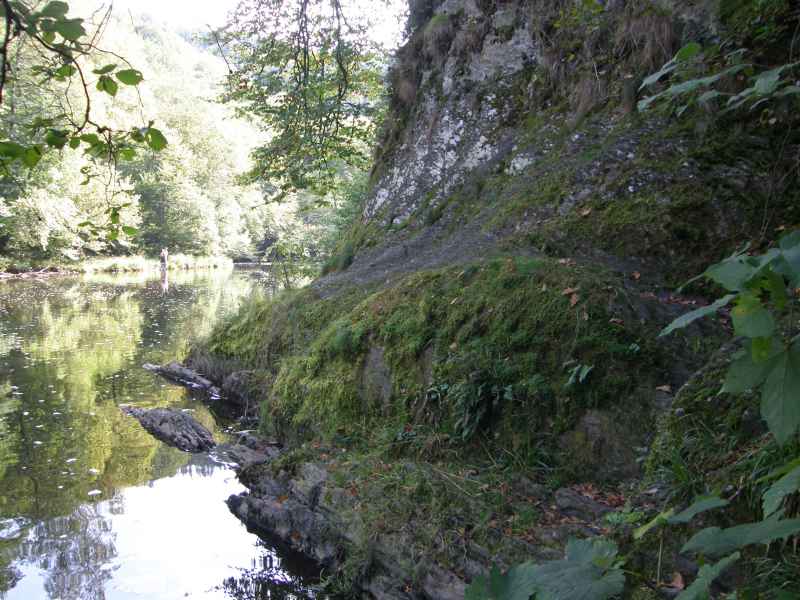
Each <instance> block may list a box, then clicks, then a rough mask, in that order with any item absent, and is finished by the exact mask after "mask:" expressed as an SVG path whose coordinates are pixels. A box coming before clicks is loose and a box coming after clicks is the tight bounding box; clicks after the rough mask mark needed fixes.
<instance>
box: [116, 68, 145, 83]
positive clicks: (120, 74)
mask: <svg viewBox="0 0 800 600" xmlns="http://www.w3.org/2000/svg"><path fill="white" fill-rule="evenodd" d="M116 76H117V79H119V80H120V82H122V83H124V84H125V85H139V84H140V83H141V82H142V81H143V80H144V76H143V75H142V72H141V71H137V70H136V69H124V70H122V71H117V73H116Z"/></svg>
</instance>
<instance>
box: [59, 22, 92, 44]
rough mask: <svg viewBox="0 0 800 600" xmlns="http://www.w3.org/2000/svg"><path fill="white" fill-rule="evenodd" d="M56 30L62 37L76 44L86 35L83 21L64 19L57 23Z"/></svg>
mask: <svg viewBox="0 0 800 600" xmlns="http://www.w3.org/2000/svg"><path fill="white" fill-rule="evenodd" d="M55 30H56V31H57V32H58V33H60V34H61V37H63V38H64V39H65V40H69V41H70V42H76V41H78V40H79V39H80V38H82V37H83V36H84V35H86V30H85V29H84V28H83V19H63V20H59V21H56V24H55Z"/></svg>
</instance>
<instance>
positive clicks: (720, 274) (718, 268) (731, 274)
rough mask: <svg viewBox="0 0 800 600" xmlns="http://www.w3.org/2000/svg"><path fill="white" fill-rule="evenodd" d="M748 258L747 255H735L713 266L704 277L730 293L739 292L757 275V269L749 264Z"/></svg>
mask: <svg viewBox="0 0 800 600" xmlns="http://www.w3.org/2000/svg"><path fill="white" fill-rule="evenodd" d="M747 258H748V257H747V255H746V254H735V255H734V256H731V257H728V258H726V259H725V260H723V261H721V262H718V263H717V264H714V265H711V266H710V267H709V268H708V269H706V271H705V273H703V275H705V276H706V277H708V278H709V279H711V280H713V281H716V282H717V283H718V284H720V285H721V286H722V287H724V288H725V289H726V290H728V291H729V292H738V291H740V290H742V289H744V287H745V284H746V283H747V282H748V281H750V280H751V279H752V278H753V277H754V276H755V275H756V269H755V268H754V267H753V266H752V265H750V264H749V263H748V262H747Z"/></svg>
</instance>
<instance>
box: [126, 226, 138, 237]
mask: <svg viewBox="0 0 800 600" xmlns="http://www.w3.org/2000/svg"><path fill="white" fill-rule="evenodd" d="M122 231H123V232H124V233H125V235H130V236H133V235H136V234H137V233H139V230H138V229H136V227H131V226H130V225H123V226H122Z"/></svg>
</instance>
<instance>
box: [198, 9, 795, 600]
mask: <svg viewBox="0 0 800 600" xmlns="http://www.w3.org/2000/svg"><path fill="white" fill-rule="evenodd" d="M411 4H412V19H411V21H412V33H411V36H410V38H409V41H408V43H407V44H406V45H405V46H404V47H403V48H402V49H401V50H400V51H399V53H398V55H397V58H396V62H395V64H394V66H393V69H392V73H391V81H392V105H391V110H390V115H389V117H388V118H387V122H386V124H385V127H384V131H383V135H382V138H381V142H380V144H379V146H378V150H377V153H376V161H375V167H374V170H373V174H372V191H371V193H370V194H369V195H368V197H367V198H366V199H365V203H364V208H363V214H362V216H361V219H360V220H359V222H358V223H356V224H355V225H354V227H353V229H352V231H351V232H350V234H349V236H348V237H347V239H345V240H343V241H342V243H341V245H340V248H339V251H340V256H339V260H337V261H335V262H336V263H338V265H339V266H340V267H342V268H340V269H339V270H338V271H337V272H333V273H330V274H328V275H326V276H325V277H322V278H320V279H319V280H317V281H316V282H314V283H313V284H312V285H311V286H309V287H308V288H307V289H304V290H301V291H298V292H295V293H292V294H288V295H285V296H282V297H279V298H277V299H274V300H271V301H262V302H255V303H253V304H252V305H251V306H249V307H248V308H247V309H246V310H245V311H244V312H243V313H242V315H240V317H239V318H238V319H237V320H235V321H234V322H232V323H229V324H228V325H227V326H226V327H225V328H224V329H220V330H218V331H217V332H216V333H215V335H214V336H213V337H212V339H211V340H210V341H209V343H208V344H207V348H206V350H205V351H206V352H207V353H210V355H211V362H212V363H214V362H215V361H216V363H217V364H222V363H223V362H224V363H225V364H227V365H228V366H229V368H230V369H246V370H248V372H250V373H251V374H252V377H251V379H252V381H255V382H258V385H255V386H253V387H252V389H251V390H250V392H251V394H252V395H253V397H254V398H255V399H256V400H258V401H261V402H262V421H263V428H264V429H265V430H267V431H270V432H272V433H276V434H278V435H281V436H284V437H289V438H294V439H296V438H297V437H298V434H299V437H300V438H301V439H308V438H315V439H317V438H325V439H326V440H328V441H329V442H330V443H332V444H334V445H335V444H337V443H339V442H337V441H336V440H339V441H341V440H345V441H344V442H341V443H342V444H343V445H345V446H347V444H350V443H353V442H352V440H361V441H364V443H365V445H366V446H367V447H369V448H370V449H371V450H370V452H372V454H370V455H369V456H368V457H364V456H360V457H350V458H349V459H347V460H344V459H342V460H338V459H336V458H335V456H336V453H337V452H338V451H339V450H338V449H336V448H332V449H331V450H330V451H328V450H327V449H326V450H325V452H322V453H321V454H320V453H319V452H316V453H314V452H312V453H311V454H312V455H320V456H321V457H322V458H320V457H319V456H318V457H317V458H315V459H314V460H315V461H316V462H320V461H327V462H326V468H330V469H332V470H333V471H337V472H340V471H346V472H347V475H346V476H344V480H346V481H348V483H347V484H346V486H349V487H347V489H348V490H351V492H352V496H353V497H354V498H356V501H354V502H355V506H356V508H355V509H354V510H356V511H358V512H359V523H361V524H360V525H359V527H363V531H365V532H367V533H368V535H367V537H368V538H369V536H370V535H371V536H376V537H377V538H380V539H383V538H384V537H386V536H389V537H390V536H391V535H399V534H402V536H403V539H404V540H405V541H404V545H405V546H406V547H408V548H410V549H411V550H410V552H412V554H414V555H425V556H426V557H429V558H430V559H431V560H432V561H433V562H434V563H435V564H436V565H439V566H442V567H443V568H445V569H446V570H450V571H452V572H455V573H458V574H459V575H460V576H463V577H466V578H469V577H470V576H471V575H470V573H472V571H469V570H466V569H465V567H464V565H463V564H462V563H461V562H459V561H462V562H463V561H467V562H469V561H476V564H479V565H486V564H488V563H489V562H492V561H495V562H499V563H501V564H513V562H514V561H517V560H520V559H524V555H525V554H526V553H527V555H531V554H532V553H534V552H535V549H536V548H538V549H540V550H541V549H542V548H544V547H545V546H548V547H549V548H550V549H551V550H552V546H553V545H559V544H560V543H561V542H563V541H564V540H563V536H561V537H559V536H560V535H561V534H553V533H552V532H550V530H549V529H547V528H546V527H544V525H543V523H544V522H545V521H546V519H544V518H543V517H542V514H538V513H537V514H538V516H537V518H536V519H535V520H534V521H535V522H531V523H530V524H529V525H526V526H521V525H519V524H520V523H523V522H525V518H526V517H524V516H523V515H526V514H528V513H526V512H525V511H526V510H527V509H530V510H532V511H534V512H535V511H539V510H541V511H543V513H544V514H546V515H547V513H548V510H549V509H548V506H549V505H548V504H547V503H548V502H549V501H542V500H539V501H535V500H531V499H530V498H533V495H532V494H529V493H528V492H527V491H525V492H520V493H519V495H517V496H515V495H514V494H509V493H506V492H507V490H506V491H503V489H502V485H501V489H500V491H499V492H498V493H497V494H494V492H493V491H492V490H494V489H495V487H496V486H497V485H498V481H499V480H501V479H502V481H511V482H513V481H516V480H524V481H529V482H531V481H530V480H533V481H532V482H531V483H533V484H534V485H537V484H543V483H545V484H547V485H548V486H549V487H550V488H552V489H555V488H557V487H560V486H562V485H564V484H566V483H574V482H579V481H586V480H591V481H594V482H602V483H604V484H605V485H610V486H616V485H619V484H620V482H623V481H628V480H630V479H631V478H636V477H638V476H640V475H641V465H642V463H643V459H644V458H645V455H646V454H647V448H648V446H649V444H650V443H651V442H652V440H653V437H654V434H655V430H656V423H657V421H658V419H659V415H661V414H664V413H665V412H668V411H669V410H671V406H672V402H673V395H674V394H675V392H677V391H678V390H679V389H680V388H681V386H682V385H683V384H684V383H685V382H686V380H687V379H688V378H689V376H690V375H691V374H692V372H694V371H695V370H696V369H698V368H699V367H700V366H701V365H702V364H703V363H704V362H705V360H706V359H707V357H708V355H709V352H710V350H712V349H713V348H714V347H716V346H717V344H718V341H719V339H720V336H719V335H718V334H719V333H720V328H719V327H718V326H715V325H709V326H704V327H705V328H704V329H701V328H700V326H697V327H696V328H695V329H692V330H688V332H687V334H686V335H687V337H686V338H684V339H680V340H666V341H665V340H663V339H662V340H659V339H658V332H659V331H660V329H661V328H662V327H663V326H664V325H665V324H667V323H668V322H670V321H671V320H672V319H673V318H674V317H676V316H677V315H679V314H682V313H684V312H686V311H687V310H689V308H690V307H691V306H694V305H696V304H698V303H703V302H706V301H707V300H706V299H705V298H704V297H703V295H704V294H706V295H708V296H713V291H710V292H709V290H704V289H703V288H702V287H695V288H694V289H693V290H692V294H693V295H681V294H678V293H676V292H675V291H674V290H675V288H676V287H677V286H678V285H679V284H681V283H683V282H685V281H686V280H687V279H688V278H689V277H691V276H694V275H696V274H697V273H700V272H702V271H703V270H704V269H705V268H706V266H707V265H708V264H710V263H712V262H715V261H716V260H718V259H720V258H721V257H722V256H724V255H726V254H729V253H730V252H731V251H733V250H734V249H735V248H737V247H739V246H740V245H741V244H742V242H744V241H745V240H757V243H763V244H766V243H768V242H769V241H770V240H772V239H774V238H775V236H776V235H778V233H779V232H780V230H781V229H782V227H784V226H785V224H787V223H794V222H797V221H798V220H799V219H800V212H798V205H799V203H798V202H797V199H798V197H797V191H796V190H797V189H799V188H797V186H796V183H797V182H796V169H793V167H791V164H793V163H792V161H794V160H796V157H797V156H798V147H800V146H798V142H799V141H800V140H798V139H796V135H794V134H792V133H791V132H789V133H788V134H786V132H782V131H777V129H770V128H769V126H767V127H763V126H761V125H758V126H754V127H748V126H743V125H741V124H737V123H736V122H730V121H728V122H725V121H724V120H723V122H719V121H715V120H714V119H713V118H712V115H711V114H710V113H708V112H705V111H703V110H698V111H695V112H694V113H692V114H691V116H686V117H684V118H682V119H675V118H674V117H667V116H666V115H664V114H659V113H654V114H651V113H646V114H639V113H638V112H637V110H636V104H637V100H638V99H639V96H640V93H639V91H638V90H639V86H640V83H641V81H642V80H643V78H644V77H645V76H647V75H648V74H650V73H652V72H653V71H655V70H657V69H658V68H659V67H660V66H661V65H663V64H664V63H665V62H666V61H668V60H669V59H670V58H671V57H672V56H673V55H674V53H675V52H676V50H677V49H678V48H680V47H681V45H682V44H683V43H684V42H685V41H688V40H699V41H700V42H702V43H703V44H706V45H707V44H713V43H716V42H719V41H721V40H731V39H734V40H737V39H739V38H737V36H738V35H740V34H739V33H737V31H738V30H737V28H736V27H737V23H738V22H739V21H738V20H737V19H739V18H740V15H739V13H738V12H737V11H740V12H741V11H747V10H748V8H747V6H748V3H746V2H745V3H742V2H723V3H721V4H718V3H716V2H688V1H686V2H682V1H680V2H677V1H676V2H665V1H653V2H650V1H646V0H629V1H624V0H609V1H607V2H596V3H595V2H578V1H572V0H556V1H547V2H545V1H543V0H542V1H538V0H536V1H524V2H523V1H521V0H507V1H499V0H494V1H493V0H461V1H456V0H446V1H444V2H440V1H435V0H416V1H414V2H412V3H411ZM721 5H725V6H733V7H734V8H731V9H730V10H728V12H725V13H724V14H723V13H722V12H720V11H718V10H717V7H718V6H721ZM736 7H738V8H736ZM742 18H744V17H742ZM747 18H749V17H747ZM745 20H746V19H745ZM737 43H738V42H737ZM742 43H744V42H742ZM731 85H732V86H733V87H735V86H736V85H740V82H738V83H737V82H732V83H731ZM196 358H197V357H196ZM199 358H204V357H202V356H201V357H199ZM695 381H697V378H695ZM695 387H697V386H695ZM701 387H702V389H701V390H698V389H694V388H693V389H692V393H691V398H692V402H695V400H696V403H697V405H698V406H700V405H702V406H707V404H708V403H707V397H708V393H710V392H708V390H709V389H710V387H708V386H706V385H705V384H704V385H703V386H701ZM712 387H713V386H712ZM717 389H718V386H717ZM680 397H681V396H679V398H680ZM686 397H688V396H687V395H686V394H684V400H685V398H686ZM701 398H702V401H701V400H700V399H701ZM746 404H747V403H746V402H745V403H743V404H742V405H741V407H740V406H739V405H738V404H737V405H736V407H737V408H736V410H739V409H740V408H741V410H743V411H746V410H751V412H752V406H750V407H749V408H748V407H747V406H746ZM751 404H752V402H751ZM732 410H733V409H732ZM731 418H732V419H734V418H735V417H731ZM672 434H675V432H674V431H672V433H671V434H670V435H672ZM356 446H357V444H356ZM376 448H377V449H379V450H375V449H376ZM304 452H305V450H303V451H302V452H301V453H300V454H301V458H299V459H298V460H299V461H300V462H302V460H303V458H302V457H303V456H306V454H304ZM376 452H384V454H382V455H380V456H381V458H376V455H375V453H376ZM354 453H355V454H356V455H357V454H358V451H354ZM347 456H350V455H347ZM487 456H489V459H487V458H486V457H487ZM332 457H334V458H332ZM387 457H388V458H387ZM384 460H390V461H395V462H396V463H397V464H393V466H392V467H391V469H390V468H389V467H387V466H386V464H384V462H382V461H384ZM403 460H409V461H413V462H414V465H416V466H414V467H413V468H412V467H407V466H406V465H405V464H403V463H402V461H403ZM398 461H399V462H398ZM468 461H475V463H474V464H478V465H479V468H473V466H472V465H473V463H470V466H469V467H467V466H466V464H467V462H468ZM354 464H355V465H358V464H361V465H369V468H370V469H373V470H372V471H370V472H369V473H361V472H359V471H358V467H353V465H354ZM419 464H430V465H435V466H433V467H431V468H430V470H429V469H428V467H420V466H419ZM448 469H452V470H448ZM365 470H366V468H365ZM389 471H391V473H390V472H389ZM501 472H502V475H500V474H499V473H501ZM423 473H424V475H423ZM442 473H444V474H443V475H442ZM509 473H512V474H511V475H509ZM700 477H702V475H701V476H700ZM398 482H400V483H398ZM337 485H339V484H337ZM341 485H345V484H341ZM398 486H399V487H398ZM493 486H494V487H493ZM580 490H584V491H585V488H580V489H579V490H578V491H575V490H574V489H573V490H571V491H566V492H563V491H562V492H561V495H560V496H561V497H562V498H572V497H573V496H574V495H575V494H578V495H579V496H580V495H581V494H582V493H583V492H582V491H580ZM462 492H463V493H462ZM557 496H558V494H557ZM584 497H585V494H584ZM361 498H364V499H366V498H368V499H369V501H368V502H367V501H366V500H365V501H364V503H362V502H361V501H360V500H359V499H361ZM526 498H528V500H526ZM608 498H611V499H614V498H617V496H616V495H613V494H611V495H609V496H608ZM526 502H528V505H526V504H525V503H526ZM537 502H538V504H537ZM526 506H527V508H526ZM365 507H367V508H366V509H365ZM531 507H533V508H531ZM362 509H364V510H363V512H362ZM387 515H395V516H397V515H400V517H398V518H397V519H392V518H391V517H387ZM481 515H483V516H481ZM485 515H490V516H491V518H490V519H489V520H488V521H486V519H485V518H484V516H485ZM550 516H552V517H553V518H555V519H556V522H557V523H563V521H559V518H560V516H559V515H557V514H556V515H548V517H547V518H550ZM543 519H544V520H543ZM414 523H424V524H425V528H426V532H427V531H428V530H430V531H435V535H434V536H433V537H434V538H435V539H426V540H423V539H422V538H424V532H422V531H421V530H420V527H416V526H413V525H410V524H414ZM526 527H527V528H526ZM559 527H560V525H556V529H558V531H561V529H559ZM581 527H583V529H577V530H576V531H575V532H573V533H577V534H579V535H588V534H590V533H592V532H594V533H596V532H597V531H598V527H599V526H598V525H597V524H591V523H588V524H587V523H583V524H581ZM544 531H546V532H548V533H542V532H544ZM565 535H566V534H565ZM437 536H438V537H437ZM537 536H538V537H537ZM542 536H544V537H542ZM545 538H546V539H545ZM370 539H372V538H370ZM454 539H458V540H460V541H459V542H458V543H461V542H464V544H465V547H467V546H468V547H469V551H464V552H463V553H461V554H459V555H458V556H456V555H455V554H454V551H453V548H456V549H457V550H458V548H461V546H458V545H457V544H456V543H455V542H452V543H450V542H448V540H451V541H452V540H454ZM351 542H352V540H351ZM467 542H468V543H467ZM523 542H524V543H523ZM353 543H355V542H353ZM520 544H522V547H524V550H520V547H521V546H520ZM356 545H357V544H356ZM362 549H363V548H362ZM458 552H460V551H458ZM458 552H456V554H457V553H458ZM352 554H353V555H357V554H358V552H354V553H352ZM465 557H466V558H465ZM476 557H477V558H476ZM470 564H472V563H470ZM459 565H460V566H459ZM409 577H411V576H409ZM409 586H410V587H409V589H412V588H414V585H413V584H409ZM424 595H425V594H423V596H424ZM428 596H430V594H428ZM430 597H433V596H430Z"/></svg>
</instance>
